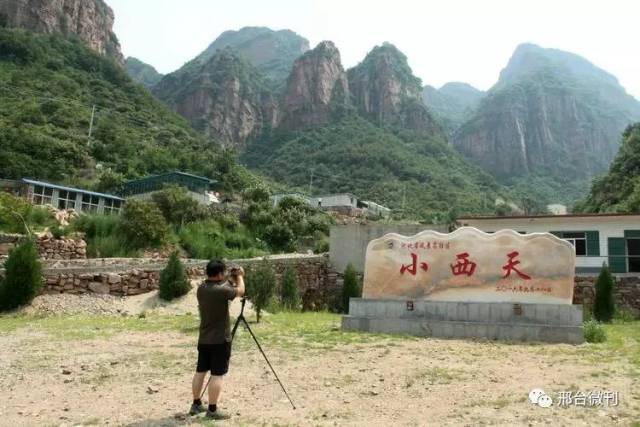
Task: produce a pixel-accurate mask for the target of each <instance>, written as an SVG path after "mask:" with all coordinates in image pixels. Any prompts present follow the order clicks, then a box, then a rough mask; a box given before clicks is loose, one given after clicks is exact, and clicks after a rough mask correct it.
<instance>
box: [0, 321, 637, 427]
mask: <svg viewBox="0 0 640 427" xmlns="http://www.w3.org/2000/svg"><path fill="white" fill-rule="evenodd" d="M251 320H253V319H250V321H251ZM251 325H252V329H253V330H254V332H255V333H256V335H257V336H258V338H259V339H260V341H261V343H262V344H263V347H264V349H265V351H266V352H267V354H268V356H269V357H270V359H271V361H272V363H273V365H274V367H275V368H276V369H277V370H278V371H279V372H278V373H279V374H280V376H281V378H282V380H283V382H284V383H285V384H286V385H287V386H288V387H289V389H290V392H291V394H292V396H293V397H294V399H295V400H296V401H297V403H299V409H298V410H297V411H292V410H291V409H290V408H289V407H288V406H287V402H286V400H284V396H283V395H282V394H281V391H280V390H279V388H278V386H277V384H276V383H274V381H273V378H272V376H271V375H272V374H271V373H270V372H269V371H268V370H267V367H266V365H265V364H264V361H263V359H262V356H260V354H259V353H258V352H257V350H256V349H255V345H254V344H253V342H252V341H251V338H250V336H249V334H248V333H246V332H244V331H241V332H240V333H239V334H238V336H237V340H236V341H235V342H234V350H233V352H234V355H233V358H232V367H231V372H230V375H229V377H228V383H227V387H226V389H225V394H224V396H223V402H224V403H223V405H224V407H225V408H229V409H230V411H231V412H232V413H233V414H234V415H235V416H234V418H233V420H232V421H231V425H334V424H335V423H337V424H339V425H361V424H364V423H365V420H369V421H367V424H368V425H385V424H386V425H388V424H389V423H394V424H395V425H413V424H415V423H416V420H419V419H427V418H425V417H429V418H428V419H430V420H432V422H430V424H434V425H446V424H453V425H458V424H468V425H478V424H497V425H507V424H509V425H521V424H522V425H535V424H537V423H547V424H548V423H553V424H554V425H592V424H593V425H596V424H598V425H603V424H604V425H609V424H619V425H637V424H634V423H637V422H638V421H640V403H639V402H640V388H639V387H638V386H639V385H640V322H628V323H614V324H610V325H606V326H605V329H606V333H607V336H608V340H607V341H606V342H604V343H600V344H583V345H579V346H572V345H546V344H540V343H532V344H516V343H496V342H489V341H462V340H436V339H421V338H416V337H409V336H391V335H381V334H361V333H355V332H343V331H341V330H340V328H339V325H340V317H339V316H338V315H335V314H329V313H286V312H283V313H278V314H274V315H268V316H266V317H265V318H264V320H263V321H262V322H261V323H260V324H255V323H251ZM197 326H198V318H197V316H194V315H158V314H152V313H147V314H145V315H141V316H89V315H73V316H53V317H35V316H27V315H14V316H0V365H2V366H3V367H4V369H3V371H2V373H0V402H3V403H2V405H3V406H2V407H0V412H2V413H3V414H6V417H5V421H7V422H8V423H9V424H11V425H103V424H106V423H109V424H111V425H130V426H142V425H145V426H147V425H149V426H161V425H162V426H164V425H200V424H205V425H206V424H207V423H206V421H204V420H203V419H200V418H195V419H193V418H190V417H186V416H184V411H185V409H186V407H187V406H188V402H189V381H190V376H191V373H192V371H193V365H194V360H195V341H196V338H197ZM534 387H542V388H544V389H545V390H547V391H548V392H549V393H551V392H558V391H562V390H574V391H578V390H581V391H586V390H593V389H596V388H598V389H608V390H609V389H610V390H615V391H618V392H619V393H620V404H619V405H618V406H617V407H611V408H568V409H565V408H549V409H542V408H539V407H535V406H533V405H530V404H529V403H528V401H527V397H526V396H527V394H528V391H529V390H530V389H531V388H534ZM15 396H29V398H28V399H25V400H23V399H12V398H13V397H15ZM434 396H438V397H437V399H434ZM418 424H420V423H419V422H418Z"/></svg>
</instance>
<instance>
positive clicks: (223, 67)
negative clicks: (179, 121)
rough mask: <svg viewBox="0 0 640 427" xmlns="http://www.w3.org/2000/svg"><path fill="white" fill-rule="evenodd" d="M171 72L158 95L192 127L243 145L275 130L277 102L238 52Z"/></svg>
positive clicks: (156, 91) (227, 52) (227, 51)
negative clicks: (272, 129)
mask: <svg viewBox="0 0 640 427" xmlns="http://www.w3.org/2000/svg"><path fill="white" fill-rule="evenodd" d="M188 66H189V67H188V69H186V70H184V71H182V72H177V73H173V74H169V75H168V76H166V77H165V78H163V79H162V80H161V81H160V83H158V84H157V85H156V86H155V87H154V90H153V92H154V94H156V95H157V96H158V97H159V98H160V99H162V100H164V101H165V102H166V103H168V104H169V105H170V106H172V107H173V108H174V109H175V111H176V112H178V113H179V114H181V115H182V116H184V117H186V118H187V119H188V120H189V121H190V122H191V124H192V126H193V127H194V128H196V129H198V130H200V131H202V132H204V133H206V134H207V135H210V136H213V137H215V138H217V139H218V140H220V141H221V142H222V143H223V144H225V145H235V146H240V147H241V146H243V145H244V144H245V143H246V141H247V140H248V139H249V138H251V137H257V136H259V135H262V134H264V132H266V131H268V130H269V129H271V128H273V127H274V126H275V124H276V121H277V118H278V109H277V106H276V102H275V100H274V98H273V96H272V95H271V93H270V92H269V90H267V89H266V88H265V86H264V83H263V80H262V77H261V75H260V74H259V73H258V72H257V70H255V68H254V67H253V66H251V64H249V63H248V62H247V61H246V60H245V59H244V58H242V57H240V56H239V55H238V53H237V52H235V51H234V50H232V49H231V48H227V49H224V50H221V51H219V52H217V53H216V54H215V55H213V56H212V57H211V58H210V59H209V60H208V61H207V62H206V63H204V64H202V65H198V64H197V63H196V62H192V63H190V64H188Z"/></svg>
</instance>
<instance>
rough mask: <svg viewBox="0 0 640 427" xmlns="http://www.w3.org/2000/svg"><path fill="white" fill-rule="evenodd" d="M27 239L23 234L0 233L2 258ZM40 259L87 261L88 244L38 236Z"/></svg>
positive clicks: (80, 241)
mask: <svg viewBox="0 0 640 427" xmlns="http://www.w3.org/2000/svg"><path fill="white" fill-rule="evenodd" d="M24 238H25V236H24V235H22V234H2V233H0V257H2V258H3V257H6V256H7V255H8V254H9V250H10V249H11V248H13V247H14V246H15V245H17V244H18V243H20V242H21V241H22V240H23V239H24ZM36 245H37V247H38V254H39V255H40V258H42V259H45V260H49V259H56V260H65V259H86V258H87V243H86V242H85V241H84V240H83V239H73V238H69V237H62V238H60V239H55V238H54V237H53V236H51V235H50V234H46V235H43V236H38V237H37V239H36Z"/></svg>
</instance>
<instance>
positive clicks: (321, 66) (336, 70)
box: [280, 41, 349, 131]
mask: <svg viewBox="0 0 640 427" xmlns="http://www.w3.org/2000/svg"><path fill="white" fill-rule="evenodd" d="M348 105H349V85H348V83H347V75H346V73H345V71H344V68H342V63H341V62H340V52H339V51H338V49H337V48H336V47H335V45H334V44H333V43H332V42H330V41H324V42H322V43H320V44H319V45H318V46H317V47H316V48H314V49H313V50H311V51H308V52H307V53H305V54H304V55H302V56H301V57H300V58H298V59H297V60H296V62H295V63H294V64H293V69H292V71H291V74H290V75H289V79H288V81H287V85H286V89H285V92H284V96H283V101H282V105H281V111H282V120H281V124H280V126H281V128H282V129H284V130H289V131H291V130H301V129H306V128H309V127H313V126H319V125H324V124H326V123H328V122H329V120H330V119H331V117H332V115H333V116H339V115H340V114H341V113H343V112H344V111H345V109H346V108H347V107H348Z"/></svg>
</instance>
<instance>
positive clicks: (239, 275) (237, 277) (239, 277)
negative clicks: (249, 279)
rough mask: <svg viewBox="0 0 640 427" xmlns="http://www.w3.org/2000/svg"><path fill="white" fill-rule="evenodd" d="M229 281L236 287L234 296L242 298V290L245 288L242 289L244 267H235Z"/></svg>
mask: <svg viewBox="0 0 640 427" xmlns="http://www.w3.org/2000/svg"><path fill="white" fill-rule="evenodd" d="M230 282H231V283H232V284H233V286H234V287H235V288H236V295H235V297H240V298H242V297H243V296H244V292H245V290H244V268H242V267H237V269H236V270H235V271H234V272H233V275H232V276H231V277H230ZM235 297H234V298H235Z"/></svg>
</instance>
